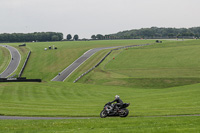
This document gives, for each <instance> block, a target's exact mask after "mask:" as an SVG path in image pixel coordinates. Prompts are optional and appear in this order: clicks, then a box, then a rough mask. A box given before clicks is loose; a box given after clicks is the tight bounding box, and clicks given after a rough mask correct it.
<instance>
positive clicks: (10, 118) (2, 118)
mask: <svg viewBox="0 0 200 133" xmlns="http://www.w3.org/2000/svg"><path fill="white" fill-rule="evenodd" d="M189 116H197V117H199V116H200V114H188V115H158V116H130V117H129V116H127V118H141V117H142V118H143V117H153V118H155V117H189ZM114 117H119V116H114ZM98 118H100V116H99V117H28V116H0V120H61V119H63V120H64V119H98ZM107 118H112V117H107Z"/></svg>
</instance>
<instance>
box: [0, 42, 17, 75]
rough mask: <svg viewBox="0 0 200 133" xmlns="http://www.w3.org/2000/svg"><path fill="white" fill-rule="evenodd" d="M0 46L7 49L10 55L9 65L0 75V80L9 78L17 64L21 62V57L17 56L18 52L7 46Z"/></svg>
mask: <svg viewBox="0 0 200 133" xmlns="http://www.w3.org/2000/svg"><path fill="white" fill-rule="evenodd" d="M0 46H2V47H5V48H7V49H8V50H9V51H10V54H11V61H10V64H9V65H8V67H7V68H6V70H5V71H3V72H2V73H1V74H0V78H6V77H8V76H10V75H11V74H12V73H13V72H14V71H15V70H16V69H17V67H18V66H19V63H20V60H21V55H20V54H19V51H18V50H17V49H16V48H14V47H11V46H8V45H1V44H0Z"/></svg>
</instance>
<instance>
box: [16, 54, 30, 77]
mask: <svg viewBox="0 0 200 133" xmlns="http://www.w3.org/2000/svg"><path fill="white" fill-rule="evenodd" d="M30 55H31V51H29V53H28V56H27V58H26V61H25V62H24V65H23V67H22V69H21V71H20V73H19V76H18V77H21V76H22V74H23V72H24V69H25V67H26V64H27V62H28V59H29V58H30Z"/></svg>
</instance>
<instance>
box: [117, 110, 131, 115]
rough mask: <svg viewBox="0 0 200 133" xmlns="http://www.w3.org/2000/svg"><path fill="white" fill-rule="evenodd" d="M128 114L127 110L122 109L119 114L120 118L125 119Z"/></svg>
mask: <svg viewBox="0 0 200 133" xmlns="http://www.w3.org/2000/svg"><path fill="white" fill-rule="evenodd" d="M128 114H129V110H128V109H122V110H121V113H120V114H119V116H120V117H126V116H128Z"/></svg>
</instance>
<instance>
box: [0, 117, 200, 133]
mask: <svg viewBox="0 0 200 133" xmlns="http://www.w3.org/2000/svg"><path fill="white" fill-rule="evenodd" d="M199 123H200V118H199V117H194V116H191V117H175V118H174V117H172V118H170V117H156V118H148V117H138V118H125V119H121V118H108V119H96V118H95V119H88V120H81V119H79V120H17V121H16V120H3V121H0V125H1V126H0V132H13V131H15V132H20V133H21V132H31V133H32V132H33V133H35V132H42V133H43V132H44V133H46V132H56V133H57V132H58V133H61V132H65V133H66V132H73V133H79V132H81V133H88V132H89V133H102V132H109V133H121V132H125V133H132V132H137V133H146V132H148V133H163V132H165V133H169V132H170V133H171V132H176V133H183V132H187V133H188V132H192V133H198V132H199V130H200V126H199Z"/></svg>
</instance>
